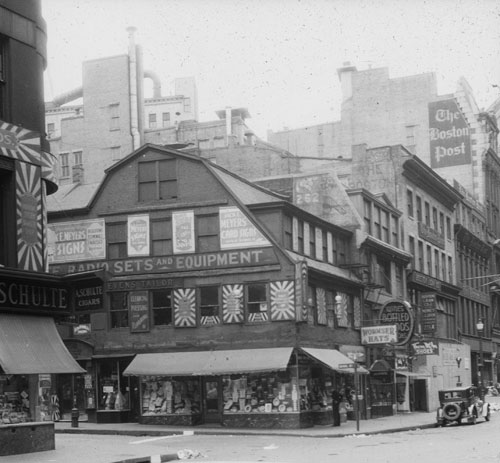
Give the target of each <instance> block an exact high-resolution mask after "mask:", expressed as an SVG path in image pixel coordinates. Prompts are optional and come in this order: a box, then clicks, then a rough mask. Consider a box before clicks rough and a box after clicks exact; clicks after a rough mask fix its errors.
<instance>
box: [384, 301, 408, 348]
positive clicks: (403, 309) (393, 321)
mask: <svg viewBox="0 0 500 463" xmlns="http://www.w3.org/2000/svg"><path fill="white" fill-rule="evenodd" d="M379 321H380V323H381V324H382V325H396V329H397V333H398V337H397V342H396V344H397V345H402V344H406V343H407V342H408V340H409V339H410V337H411V335H412V333H413V325H414V317H413V312H412V308H411V305H410V303H409V302H406V301H402V302H401V301H389V302H387V303H386V304H385V305H384V306H383V307H382V310H381V311H380V320H379Z"/></svg>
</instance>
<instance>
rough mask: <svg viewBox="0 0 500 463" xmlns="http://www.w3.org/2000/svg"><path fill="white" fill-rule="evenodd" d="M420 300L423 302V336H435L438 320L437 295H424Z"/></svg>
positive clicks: (421, 310)
mask: <svg viewBox="0 0 500 463" xmlns="http://www.w3.org/2000/svg"><path fill="white" fill-rule="evenodd" d="M420 300H421V302H422V307H421V309H420V315H421V319H420V323H421V325H422V334H428V335H433V334H434V333H435V331H436V320H437V312H436V309H437V300H436V293H422V295H421V299H420Z"/></svg>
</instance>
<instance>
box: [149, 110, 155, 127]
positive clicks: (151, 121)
mask: <svg viewBox="0 0 500 463" xmlns="http://www.w3.org/2000/svg"><path fill="white" fill-rule="evenodd" d="M148 122H149V128H150V129H156V114H154V113H153V114H149V115H148Z"/></svg>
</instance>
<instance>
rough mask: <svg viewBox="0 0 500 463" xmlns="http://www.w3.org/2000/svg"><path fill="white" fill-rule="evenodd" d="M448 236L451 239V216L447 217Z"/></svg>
mask: <svg viewBox="0 0 500 463" xmlns="http://www.w3.org/2000/svg"><path fill="white" fill-rule="evenodd" d="M446 238H448V239H449V240H451V218H450V217H446Z"/></svg>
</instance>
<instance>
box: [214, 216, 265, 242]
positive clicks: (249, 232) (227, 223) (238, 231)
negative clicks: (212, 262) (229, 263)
mask: <svg viewBox="0 0 500 463" xmlns="http://www.w3.org/2000/svg"><path fill="white" fill-rule="evenodd" d="M219 221H220V224H219V226H220V248H221V249H241V248H248V247H265V246H271V243H270V242H269V241H268V240H267V239H266V238H265V237H264V236H263V235H262V233H261V232H260V231H259V230H257V228H256V227H255V226H254V225H253V224H252V222H250V220H248V217H247V216H245V214H243V212H242V211H240V210H239V209H238V208H237V207H221V208H220V209H219Z"/></svg>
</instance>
